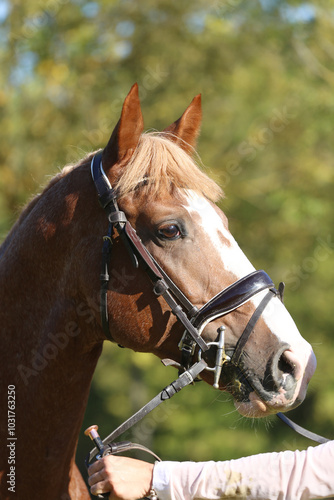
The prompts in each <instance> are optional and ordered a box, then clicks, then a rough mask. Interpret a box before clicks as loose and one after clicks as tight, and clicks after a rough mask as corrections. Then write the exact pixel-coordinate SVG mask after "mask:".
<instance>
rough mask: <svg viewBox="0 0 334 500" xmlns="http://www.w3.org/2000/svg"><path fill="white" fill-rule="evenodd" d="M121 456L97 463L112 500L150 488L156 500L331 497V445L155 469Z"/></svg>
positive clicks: (128, 499)
mask: <svg viewBox="0 0 334 500" xmlns="http://www.w3.org/2000/svg"><path fill="white" fill-rule="evenodd" d="M121 458H122V457H113V456H109V457H105V458H104V459H103V461H104V463H105V466H104V465H103V462H102V461H101V464H100V467H101V466H102V467H105V469H103V470H104V472H103V474H104V477H105V479H104V480H103V481H104V486H105V487H106V488H109V489H105V490H104V491H111V490H112V491H113V495H112V496H111V498H115V499H122V500H135V498H141V497H142V496H145V495H147V494H148V492H149V490H150V488H151V486H153V488H154V489H155V491H156V493H157V495H158V498H159V500H192V499H194V498H196V499H206V500H218V499H223V498H247V499H250V500H251V499H259V500H260V499H268V498H270V499H271V500H274V499H278V498H279V499H280V500H288V499H289V500H297V499H303V500H307V499H311V498H326V497H328V496H333V495H334V441H331V442H329V443H326V444H324V445H320V446H316V447H315V448H312V447H310V448H308V449H307V450H303V451H294V452H292V451H285V452H281V453H265V454H260V455H254V456H251V457H245V458H241V459H238V460H229V461H225V462H198V463H196V462H160V463H156V464H155V466H154V471H153V466H152V465H151V464H146V462H141V461H134V460H133V459H124V460H126V462H125V461H124V462H120V461H117V460H119V459H121ZM127 461H130V462H127ZM142 464H146V465H144V466H143V465H142ZM94 465H95V464H94ZM141 467H143V468H141ZM152 474H153V478H152ZM95 479H96V478H95ZM89 484H93V483H92V482H90V483H89ZM144 490H146V493H145V495H143V491H144Z"/></svg>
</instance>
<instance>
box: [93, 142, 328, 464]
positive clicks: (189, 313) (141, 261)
mask: <svg viewBox="0 0 334 500" xmlns="http://www.w3.org/2000/svg"><path fill="white" fill-rule="evenodd" d="M91 174H92V178H93V181H94V184H95V187H96V190H97V194H98V199H99V202H100V205H101V206H102V208H103V209H104V210H105V211H106V213H107V217H108V221H109V226H108V231H107V234H106V236H104V237H103V247H102V268H101V275H100V282H101V289H100V297H101V322H102V328H103V331H104V334H105V336H106V337H107V339H109V340H111V341H112V342H115V341H114V339H113V338H112V336H111V334H110V328H109V318H108V307H107V293H108V286H109V263H110V258H111V250H112V244H113V235H114V232H115V229H116V231H117V233H118V234H119V236H120V238H121V239H122V241H123V243H124V245H125V247H126V249H127V251H128V253H129V255H130V258H131V261H132V263H133V265H134V267H135V268H138V267H139V265H141V267H142V268H143V269H144V271H145V272H146V274H147V275H148V277H149V278H150V280H151V282H152V285H153V292H154V294H155V295H156V296H157V297H160V296H161V297H163V299H164V300H165V301H166V302H167V304H168V306H169V307H170V309H171V311H172V313H173V314H174V315H175V316H176V318H177V320H178V321H180V323H181V324H182V325H183V327H184V328H185V331H184V334H183V336H182V339H181V341H180V343H179V348H180V350H181V363H176V362H175V361H173V360H163V363H164V364H165V365H176V366H178V368H179V377H178V378H177V379H176V380H174V382H172V383H171V384H169V385H168V386H167V387H165V388H164V389H163V390H162V391H161V392H160V393H159V394H158V395H157V396H155V398H153V399H152V400H151V401H150V402H149V403H147V404H146V405H145V406H144V407H143V408H141V409H140V410H139V411H138V412H137V413H135V414H134V415H132V416H131V417H130V418H129V419H128V420H126V421H125V422H124V423H123V424H121V425H120V426H119V427H118V428H117V429H115V430H114V431H113V432H112V433H111V434H110V435H109V436H108V437H107V438H105V439H104V440H103V441H102V440H101V439H100V437H99V436H98V434H97V433H96V434H95V433H94V432H95V431H94V432H93V433H91V431H89V429H90V428H89V429H87V435H88V434H89V435H91V438H92V439H93V441H94V442H95V444H96V445H97V447H96V448H94V449H93V450H92V451H91V452H90V454H89V455H88V457H87V459H86V466H89V463H90V462H91V460H92V459H93V458H94V457H96V458H101V456H104V455H108V454H110V453H119V452H121V451H124V450H125V449H133V448H138V447H140V448H141V449H143V447H141V445H136V444H134V443H130V442H120V443H115V442H114V441H115V440H116V439H117V438H118V437H119V436H120V435H121V434H123V433H124V432H126V431H127V430H128V429H130V428H131V427H132V426H133V425H134V424H136V423H137V422H138V421H140V420H141V419H142V418H143V417H145V416H146V415H147V414H148V413H149V412H150V411H152V410H153V409H154V408H156V407H157V406H158V405H159V404H161V403H162V402H163V401H166V400H167V399H170V398H171V397H172V396H174V394H176V393H177V392H179V391H180V390H181V389H183V388H184V387H186V386H187V385H189V384H191V383H193V382H194V381H196V379H197V377H198V376H199V375H200V373H201V372H202V371H203V370H205V369H207V370H211V371H214V383H213V386H214V387H215V388H219V378H220V375H221V371H222V369H223V366H224V364H225V363H229V364H232V365H234V366H235V367H236V368H239V363H240V359H241V356H242V354H243V351H244V347H245V345H246V343H247V341H248V339H249V337H250V335H251V333H252V331H253V330H254V327H255V325H256V323H257V321H258V320H259V318H260V316H261V314H262V313H263V311H264V309H265V308H266V306H267V305H268V303H269V302H270V300H271V299H272V298H273V297H277V296H278V297H279V298H280V299H281V300H282V301H283V291H284V284H283V283H281V284H280V285H279V288H278V290H276V288H275V286H274V284H273V282H272V280H271V279H270V277H269V276H268V275H267V273H265V272H264V271H254V272H252V273H250V274H249V275H247V276H245V277H243V278H241V279H239V280H238V281H236V282H235V283H233V284H232V285H230V286H229V287H227V288H225V289H224V290H222V291H221V292H219V293H218V294H217V295H216V296H215V297H213V298H212V299H210V300H209V301H208V302H207V303H206V304H205V305H204V306H202V307H201V308H200V309H198V308H197V307H196V306H194V305H193V304H192V303H191V302H190V301H189V300H188V298H187V297H186V296H185V295H184V294H183V292H182V291H181V290H180V289H179V288H178V287H177V285H176V284H175V283H174V282H173V281H172V280H171V279H170V278H169V276H168V275H167V274H166V273H165V272H164V271H163V269H162V268H161V267H160V266H159V264H158V263H157V262H156V261H155V259H154V257H153V256H152V255H151V254H150V253H149V251H148V250H147V249H146V247H145V246H144V245H143V243H142V241H141V240H140V238H139V237H138V235H137V233H136V231H135V230H134V229H133V227H132V226H131V224H130V222H129V221H128V220H127V217H126V215H125V213H124V212H122V211H121V210H119V208H118V204H117V194H116V192H115V190H114V189H113V187H112V186H111V184H110V182H109V179H108V177H107V176H106V174H105V172H104V170H103V166H102V151H100V152H99V153H97V154H96V155H95V156H94V157H93V159H92V162H91ZM265 290H267V293H266V294H265V296H264V297H263V298H262V300H261V302H260V304H259V305H258V307H257V308H256V309H255V311H254V313H253V315H252V316H251V318H250V320H249V321H248V323H247V325H246V327H245V329H244V331H243V333H242V334H241V336H240V338H239V340H238V342H237V344H236V346H235V348H234V352H233V354H232V356H231V357H230V356H228V355H227V354H226V353H225V348H224V330H225V327H224V326H222V327H220V328H219V329H218V332H219V338H218V341H216V342H206V341H205V340H204V339H203V338H202V337H201V332H202V331H203V329H204V327H205V326H206V325H207V324H208V323H209V322H210V321H213V320H214V319H217V318H218V317H221V316H225V315H227V314H229V313H231V312H232V311H234V310H236V309H237V308H239V307H240V306H241V305H243V304H245V303H246V302H247V301H249V300H250V299H251V298H252V297H253V296H255V295H257V294H258V293H260V292H262V291H265ZM196 346H198V348H199V354H198V357H199V361H197V362H195V363H193V361H192V360H193V356H194V353H195V348H196ZM211 346H215V347H216V348H217V352H216V360H215V366H214V367H209V366H208V365H207V363H206V361H205V360H204V359H202V353H203V352H206V351H208V350H209V349H210V347H211ZM239 369H240V368H239ZM248 382H249V381H248ZM249 383H250V382H249ZM250 385H251V383H250ZM277 416H278V417H279V418H280V419H281V420H282V421H283V422H285V423H286V424H287V425H289V426H290V427H291V428H292V429H294V430H295V431H296V432H298V433H300V434H301V435H303V436H305V437H307V438H309V439H311V440H314V441H317V442H318V443H324V442H326V441H328V439H326V438H323V437H322V436H318V435H317V434H314V433H312V432H310V431H307V430H306V429H304V428H302V427H300V426H298V425H297V424H295V423H294V422H292V421H291V420H290V419H288V418H287V417H286V416H285V415H283V414H282V413H277ZM145 451H149V452H150V450H147V449H145Z"/></svg>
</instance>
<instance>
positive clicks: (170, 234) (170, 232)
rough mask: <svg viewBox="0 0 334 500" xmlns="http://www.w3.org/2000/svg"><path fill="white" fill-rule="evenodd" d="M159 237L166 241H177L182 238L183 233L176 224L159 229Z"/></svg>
mask: <svg viewBox="0 0 334 500" xmlns="http://www.w3.org/2000/svg"><path fill="white" fill-rule="evenodd" d="M159 236H161V237H162V238H163V239H165V240H176V239H177V238H179V237H180V236H181V231H180V229H179V227H178V226H177V225H176V224H169V225H168V226H165V227H162V228H160V229H159Z"/></svg>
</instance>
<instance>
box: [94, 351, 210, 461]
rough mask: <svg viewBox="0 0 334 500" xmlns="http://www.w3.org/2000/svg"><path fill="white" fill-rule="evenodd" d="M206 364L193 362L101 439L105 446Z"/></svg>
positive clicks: (177, 389)
mask: <svg viewBox="0 0 334 500" xmlns="http://www.w3.org/2000/svg"><path fill="white" fill-rule="evenodd" d="M206 366H207V364H206V362H205V361H204V360H203V359H202V360H201V361H198V362H197V363H195V364H194V365H193V366H192V367H191V368H189V370H187V371H185V372H183V373H182V374H181V375H180V376H179V377H178V378H177V379H176V380H174V382H172V383H171V384H169V385H168V386H167V387H165V388H164V389H163V390H162V391H161V392H159V394H158V395H157V396H155V397H154V398H153V399H151V401H149V402H148V403H147V404H146V405H145V406H143V407H142V408H141V409H140V410H138V411H137V413H135V414H134V415H132V416H131V417H130V418H128V420H126V421H125V422H123V423H122V424H121V425H120V426H119V427H117V429H115V430H114V431H113V432H112V433H111V434H109V436H107V437H106V438H105V439H104V440H103V441H102V443H103V445H104V446H107V445H108V444H109V443H112V442H113V441H115V440H116V439H117V438H118V437H119V436H121V435H122V434H124V432H126V431H127V430H128V429H130V428H131V427H133V426H134V425H135V424H136V423H137V422H139V421H140V420H142V418H144V417H145V416H146V415H147V414H148V413H150V412H151V411H152V410H154V409H155V408H156V407H157V406H159V405H160V404H161V403H163V402H164V401H166V400H168V399H170V398H172V397H173V396H174V395H175V394H176V393H177V392H179V391H181V389H183V388H184V387H186V386H187V385H189V384H191V383H192V382H193V381H194V380H195V378H196V377H197V376H198V375H199V374H200V373H201V372H202V371H203V370H204V369H205V368H206ZM98 452H99V450H98V449H97V448H94V449H93V450H92V451H91V452H90V454H89V459H88V463H89V462H91V461H92V459H93V458H94V456H95V455H96V454H97V453H98Z"/></svg>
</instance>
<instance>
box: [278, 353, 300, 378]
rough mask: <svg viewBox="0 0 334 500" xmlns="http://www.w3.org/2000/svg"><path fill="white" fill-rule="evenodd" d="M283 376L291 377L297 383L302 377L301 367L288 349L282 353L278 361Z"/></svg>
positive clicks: (297, 359)
mask: <svg viewBox="0 0 334 500" xmlns="http://www.w3.org/2000/svg"><path fill="white" fill-rule="evenodd" d="M279 364H280V365H281V366H282V368H281V370H282V372H283V374H287V375H292V376H293V377H294V379H295V380H296V381H297V380H299V379H300V378H301V377H302V375H303V370H302V365H301V362H300V360H299V358H298V357H297V356H296V355H295V354H294V353H293V352H292V351H290V349H287V350H286V351H284V352H283V354H282V355H281V357H280V359H279Z"/></svg>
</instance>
